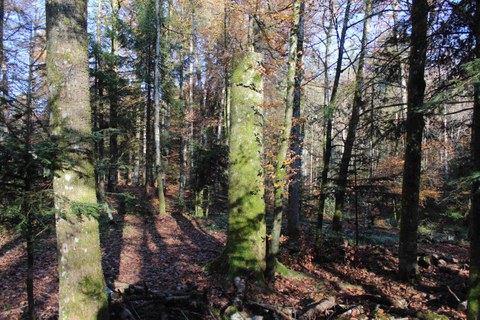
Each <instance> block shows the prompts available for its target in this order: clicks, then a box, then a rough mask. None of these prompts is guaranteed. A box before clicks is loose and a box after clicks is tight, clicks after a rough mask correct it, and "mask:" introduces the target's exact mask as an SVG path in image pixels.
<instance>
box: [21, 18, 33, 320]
mask: <svg viewBox="0 0 480 320" xmlns="http://www.w3.org/2000/svg"><path fill="white" fill-rule="evenodd" d="M29 42H30V43H29V45H30V48H29V51H30V52H29V64H28V90H27V104H26V107H27V110H26V119H25V129H26V130H25V136H24V142H25V153H24V156H23V158H24V161H25V162H24V164H25V167H24V168H23V180H24V205H23V211H24V212H23V213H24V216H25V220H26V230H25V240H26V243H27V281H26V285H27V306H28V309H27V317H28V319H30V320H34V319H35V298H34V294H33V272H34V270H33V262H34V243H33V241H34V233H33V224H34V220H35V219H34V212H35V210H34V208H33V207H32V201H33V199H32V191H33V177H34V176H35V172H34V166H33V156H32V155H33V150H32V139H33V119H32V116H33V110H34V106H33V68H34V64H35V57H34V48H35V44H34V31H33V23H31V24H30V39H29Z"/></svg>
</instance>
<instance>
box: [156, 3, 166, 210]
mask: <svg viewBox="0 0 480 320" xmlns="http://www.w3.org/2000/svg"><path fill="white" fill-rule="evenodd" d="M155 13H156V15H155V17H156V20H155V22H156V23H155V27H156V33H157V37H156V42H155V80H154V81H155V119H154V121H155V123H154V126H153V127H154V131H155V132H154V135H155V166H156V170H155V175H156V179H157V193H158V200H159V204H158V206H159V208H158V213H159V214H160V215H166V214H167V211H166V205H165V194H164V193H163V171H162V146H161V143H160V132H161V130H160V111H161V108H162V102H163V101H162V100H163V96H162V94H163V92H162V84H161V81H160V79H161V74H162V70H161V65H160V60H161V56H160V55H161V53H160V47H161V41H162V22H163V17H162V8H161V3H160V0H155Z"/></svg>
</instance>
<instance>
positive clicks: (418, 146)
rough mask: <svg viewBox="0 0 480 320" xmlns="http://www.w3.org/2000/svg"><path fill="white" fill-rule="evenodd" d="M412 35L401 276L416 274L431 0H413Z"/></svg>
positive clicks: (403, 187)
mask: <svg viewBox="0 0 480 320" xmlns="http://www.w3.org/2000/svg"><path fill="white" fill-rule="evenodd" d="M411 10H412V11H411V22H412V35H411V49H410V55H409V62H410V71H409V75H408V83H407V88H408V103H407V122H406V134H407V144H406V147H405V164H404V167H403V184H402V204H401V206H402V208H401V221H400V242H399V270H398V272H399V276H400V278H402V279H404V280H412V279H414V278H416V277H417V274H418V266H417V229H418V209H419V208H418V206H419V203H418V201H419V193H420V169H421V164H422V135H423V128H424V126H425V121H424V118H423V112H422V111H421V110H419V109H420V108H421V107H422V106H423V100H424V93H425V79H424V74H425V60H426V53H427V28H428V26H427V17H428V2H427V1H426V0H413V2H412V9H411Z"/></svg>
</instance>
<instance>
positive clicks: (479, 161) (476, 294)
mask: <svg viewBox="0 0 480 320" xmlns="http://www.w3.org/2000/svg"><path fill="white" fill-rule="evenodd" d="M473 21H474V23H473V34H474V37H475V49H474V53H475V58H476V59H477V60H476V64H477V66H478V65H479V64H480V1H479V0H477V1H476V6H475V13H474V19H473ZM476 70H477V72H478V67H477V69H476ZM471 150H472V151H471V156H472V165H473V171H474V172H475V174H478V173H479V172H480V75H479V74H476V75H475V79H474V102H473V120H472V142H471ZM479 243H480V179H478V178H476V179H475V180H474V181H473V184H472V205H471V208H470V276H469V290H468V306H467V319H468V320H478V319H480V246H479V245H478V244H479Z"/></svg>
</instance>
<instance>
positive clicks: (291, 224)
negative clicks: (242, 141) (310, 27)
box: [287, 0, 305, 236]
mask: <svg viewBox="0 0 480 320" xmlns="http://www.w3.org/2000/svg"><path fill="white" fill-rule="evenodd" d="M304 13H305V1H303V0H302V1H301V2H300V10H299V21H298V28H297V38H298V39H297V50H296V51H297V52H296V53H297V61H296V67H295V83H294V86H293V113H292V117H293V119H292V131H291V133H290V149H289V153H290V157H291V158H292V163H291V165H290V173H291V177H290V182H289V184H288V201H287V220H288V224H287V233H288V234H289V235H290V236H297V235H298V233H299V232H300V191H301V190H300V188H301V179H302V153H303V139H304V131H303V123H302V119H301V114H302V108H301V102H302V101H301V99H302V80H303V62H302V58H303V40H304V36H305V29H304V24H305V17H304Z"/></svg>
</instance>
